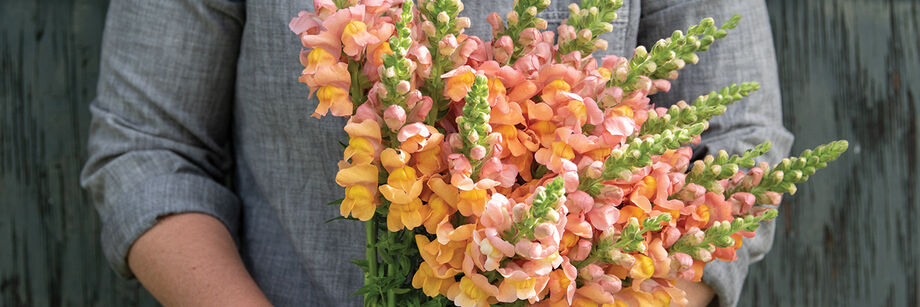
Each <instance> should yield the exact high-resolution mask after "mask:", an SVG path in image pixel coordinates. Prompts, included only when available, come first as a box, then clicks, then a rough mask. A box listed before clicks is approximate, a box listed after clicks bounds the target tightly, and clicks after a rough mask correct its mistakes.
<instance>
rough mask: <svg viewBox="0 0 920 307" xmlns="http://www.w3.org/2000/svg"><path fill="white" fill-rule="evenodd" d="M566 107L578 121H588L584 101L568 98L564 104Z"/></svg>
mask: <svg viewBox="0 0 920 307" xmlns="http://www.w3.org/2000/svg"><path fill="white" fill-rule="evenodd" d="M566 108H567V109H568V110H569V112H572V115H574V116H575V117H576V119H578V122H579V123H586V122H588V108H587V107H585V103H584V102H581V101H578V100H574V99H573V100H570V101H569V103H568V104H567V105H566Z"/></svg>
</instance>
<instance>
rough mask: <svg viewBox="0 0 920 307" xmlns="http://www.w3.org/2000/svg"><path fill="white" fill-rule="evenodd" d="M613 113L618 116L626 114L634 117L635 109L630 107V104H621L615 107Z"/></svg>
mask: <svg viewBox="0 0 920 307" xmlns="http://www.w3.org/2000/svg"><path fill="white" fill-rule="evenodd" d="M612 114H613V115H616V116H626V117H629V118H632V117H633V115H634V113H633V109H632V108H631V107H629V106H628V105H620V106H617V107H615V108H613V112H612Z"/></svg>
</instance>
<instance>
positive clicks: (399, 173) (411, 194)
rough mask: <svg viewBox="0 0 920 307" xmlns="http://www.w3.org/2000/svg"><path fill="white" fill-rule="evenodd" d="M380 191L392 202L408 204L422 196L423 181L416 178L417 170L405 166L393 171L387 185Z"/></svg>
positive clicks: (381, 187)
mask: <svg viewBox="0 0 920 307" xmlns="http://www.w3.org/2000/svg"><path fill="white" fill-rule="evenodd" d="M379 189H380V194H383V197H384V198H386V199H387V200H389V201H390V202H392V203H397V204H408V203H410V202H412V201H414V200H417V199H418V196H419V194H422V180H421V179H419V178H418V177H416V176H415V169H413V168H411V167H408V166H403V167H400V168H398V169H396V170H393V172H391V173H390V175H389V176H388V177H387V184H385V185H382V186H380V188H379Z"/></svg>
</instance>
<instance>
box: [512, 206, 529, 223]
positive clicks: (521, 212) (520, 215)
mask: <svg viewBox="0 0 920 307" xmlns="http://www.w3.org/2000/svg"><path fill="white" fill-rule="evenodd" d="M526 218H527V205H525V204H524V203H518V204H516V205H514V207H512V208H511V220H512V222H515V223H518V222H521V221H524V219H526Z"/></svg>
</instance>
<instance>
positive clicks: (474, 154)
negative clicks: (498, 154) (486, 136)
mask: <svg viewBox="0 0 920 307" xmlns="http://www.w3.org/2000/svg"><path fill="white" fill-rule="evenodd" d="M485 157H486V148H485V147H483V146H482V145H476V146H474V147H473V148H471V149H470V159H472V160H482V159H483V158H485Z"/></svg>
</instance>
